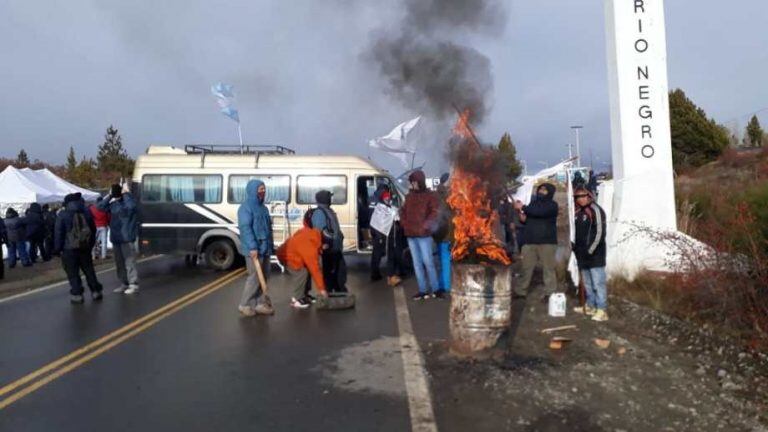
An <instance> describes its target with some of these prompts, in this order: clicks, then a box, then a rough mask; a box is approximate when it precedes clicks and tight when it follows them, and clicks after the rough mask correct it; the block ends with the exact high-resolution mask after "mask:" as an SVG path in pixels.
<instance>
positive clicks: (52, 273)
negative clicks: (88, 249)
mask: <svg viewBox="0 0 768 432" xmlns="http://www.w3.org/2000/svg"><path fill="white" fill-rule="evenodd" d="M94 265H95V268H96V271H97V272H98V271H101V270H104V269H108V268H110V267H112V266H113V265H114V261H113V260H112V258H111V257H107V259H105V260H101V259H99V260H96V261H94ZM66 279H67V275H66V273H64V269H63V268H62V266H61V259H60V258H57V257H54V258H53V259H51V260H50V261H48V262H37V263H35V264H34V265H33V266H32V267H23V266H21V264H17V265H16V267H14V268H8V266H7V263H6V267H5V278H4V279H0V298H5V297H10V296H12V295H16V294H19V293H22V292H26V291H32V290H35V289H38V288H41V287H44V286H46V285H50V284H53V283H57V282H64V281H66Z"/></svg>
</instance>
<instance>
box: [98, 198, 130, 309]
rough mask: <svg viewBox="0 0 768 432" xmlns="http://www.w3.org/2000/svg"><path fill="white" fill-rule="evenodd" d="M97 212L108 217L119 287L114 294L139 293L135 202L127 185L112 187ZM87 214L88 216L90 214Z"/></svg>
mask: <svg viewBox="0 0 768 432" xmlns="http://www.w3.org/2000/svg"><path fill="white" fill-rule="evenodd" d="M97 206H98V208H99V210H101V211H105V212H107V213H109V215H110V219H109V239H110V241H112V251H113V253H114V254H115V267H116V268H117V278H118V279H119V280H120V282H121V283H122V285H121V286H119V287H117V288H115V289H114V292H122V293H124V294H134V293H136V292H138V291H139V273H138V271H137V270H136V255H137V254H138V251H137V250H136V238H137V237H138V233H139V222H138V219H137V214H136V211H137V210H136V201H134V199H133V196H132V195H131V192H130V189H129V188H128V184H127V183H126V184H125V185H123V186H120V185H119V184H113V185H112V188H111V191H110V193H109V196H107V197H106V198H104V199H103V200H101V202H99V203H98V204H97ZM89 214H90V212H89Z"/></svg>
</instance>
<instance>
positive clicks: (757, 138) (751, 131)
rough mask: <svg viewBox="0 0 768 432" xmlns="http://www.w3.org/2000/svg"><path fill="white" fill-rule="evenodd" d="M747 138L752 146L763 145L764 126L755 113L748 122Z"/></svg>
mask: <svg viewBox="0 0 768 432" xmlns="http://www.w3.org/2000/svg"><path fill="white" fill-rule="evenodd" d="M746 135H747V136H746V137H745V138H746V140H747V142H748V143H749V145H751V146H752V147H760V146H762V145H763V136H764V132H763V128H762V127H761V126H760V120H758V119H757V116H756V115H753V116H752V118H751V119H750V120H749V123H748V124H747V133H746Z"/></svg>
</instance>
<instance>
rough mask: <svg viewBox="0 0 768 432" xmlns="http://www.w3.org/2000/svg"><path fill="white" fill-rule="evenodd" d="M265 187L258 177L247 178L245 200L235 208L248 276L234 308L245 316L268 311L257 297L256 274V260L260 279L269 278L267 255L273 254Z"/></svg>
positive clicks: (260, 288)
mask: <svg viewBox="0 0 768 432" xmlns="http://www.w3.org/2000/svg"><path fill="white" fill-rule="evenodd" d="M266 196H267V187H266V186H265V185H264V182H262V181H261V180H251V181H249V182H248V184H247V185H246V186H245V201H244V202H243V203H242V204H240V208H238V209H237V225H238V227H239V228H240V245H241V246H240V249H241V250H240V253H241V254H242V255H243V256H244V257H245V265H246V268H247V269H248V277H247V278H246V279H245V287H244V288H243V295H242V296H241V298H240V305H239V306H238V310H239V311H240V313H242V314H243V315H246V316H253V315H255V314H257V313H260V314H270V313H271V310H267V309H266V308H261V307H260V306H261V305H260V304H259V297H260V296H261V294H262V292H263V289H264V288H265V287H262V286H261V285H260V283H259V279H258V275H257V273H256V264H255V263H254V261H256V262H258V263H259V265H260V267H261V270H262V272H263V273H264V278H265V279H266V278H267V277H269V270H270V257H271V255H272V254H273V253H274V244H273V238H272V218H271V217H270V215H269V209H268V208H267V206H266V205H265V204H264V201H265V199H266Z"/></svg>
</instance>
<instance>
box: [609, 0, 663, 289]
mask: <svg viewBox="0 0 768 432" xmlns="http://www.w3.org/2000/svg"><path fill="white" fill-rule="evenodd" d="M605 14H606V17H605V20H606V45H607V60H608V85H609V94H610V108H611V149H612V157H613V174H614V190H613V200H612V207H611V208H610V209H606V211H607V212H609V213H610V216H609V227H608V239H607V242H608V251H609V252H608V272H609V274H616V273H622V274H624V275H627V276H629V277H630V278H631V277H634V275H635V274H636V272H637V270H638V269H640V268H642V267H645V268H648V269H652V270H664V269H666V267H668V266H667V265H666V264H667V263H666V262H665V258H666V251H665V250H663V247H660V246H659V245H657V244H653V243H652V242H651V241H650V240H648V239H647V236H642V235H634V236H631V237H630V238H627V235H628V233H629V232H631V231H633V227H635V226H637V225H643V226H647V227H649V228H653V229H655V230H661V231H675V232H676V231H677V221H676V213H675V191H674V183H673V171H672V144H671V139H670V127H669V98H668V84H667V48H666V35H665V29H664V2H663V0H605ZM601 201H602V200H601ZM606 204H607V203H606Z"/></svg>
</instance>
